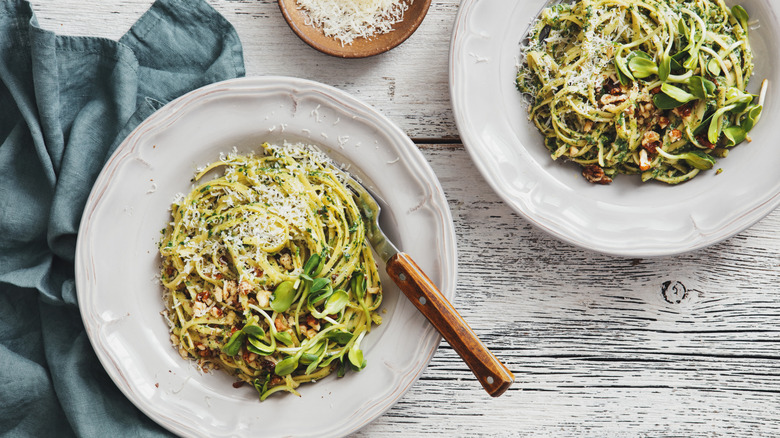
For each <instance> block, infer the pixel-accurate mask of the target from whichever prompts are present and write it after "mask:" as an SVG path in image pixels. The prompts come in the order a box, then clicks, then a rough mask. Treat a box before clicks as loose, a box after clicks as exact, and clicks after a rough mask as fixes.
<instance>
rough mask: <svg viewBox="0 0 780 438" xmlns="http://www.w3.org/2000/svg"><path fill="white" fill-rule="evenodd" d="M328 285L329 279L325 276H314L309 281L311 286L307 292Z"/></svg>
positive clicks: (315, 290) (317, 290) (316, 290)
mask: <svg viewBox="0 0 780 438" xmlns="http://www.w3.org/2000/svg"><path fill="white" fill-rule="evenodd" d="M329 285H330V280H329V279H327V278H315V279H314V281H313V282H312V283H311V288H310V289H309V293H315V292H319V291H320V290H322V289H325V288H326V287H328V286H329Z"/></svg>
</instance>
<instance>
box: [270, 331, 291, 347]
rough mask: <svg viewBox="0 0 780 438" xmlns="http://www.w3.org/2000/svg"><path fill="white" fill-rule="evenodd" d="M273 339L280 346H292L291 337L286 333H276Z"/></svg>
mask: <svg viewBox="0 0 780 438" xmlns="http://www.w3.org/2000/svg"><path fill="white" fill-rule="evenodd" d="M274 337H275V338H276V339H277V340H278V341H279V342H281V343H282V344H284V345H286V346H288V347H291V346H292V345H293V339H292V335H291V334H290V333H288V332H276V333H274Z"/></svg>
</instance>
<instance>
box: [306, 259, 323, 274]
mask: <svg viewBox="0 0 780 438" xmlns="http://www.w3.org/2000/svg"><path fill="white" fill-rule="evenodd" d="M319 264H320V255H319V254H312V255H311V256H310V257H309V260H306V263H304V265H303V273H304V274H306V275H312V273H313V271H314V269H315V268H316V267H317V265H319Z"/></svg>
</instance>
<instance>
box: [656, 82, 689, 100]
mask: <svg viewBox="0 0 780 438" xmlns="http://www.w3.org/2000/svg"><path fill="white" fill-rule="evenodd" d="M661 92H663V93H664V94H666V95H667V96H669V97H671V98H672V99H674V100H676V101H678V102H680V103H687V102H690V101H692V100H696V96H694V95H693V94H691V93H688V92H687V91H685V90H683V89H682V88H679V87H675V86H674V85H671V84H662V85H661Z"/></svg>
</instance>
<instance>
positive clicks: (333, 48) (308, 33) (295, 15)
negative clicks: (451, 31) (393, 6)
mask: <svg viewBox="0 0 780 438" xmlns="http://www.w3.org/2000/svg"><path fill="white" fill-rule="evenodd" d="M403 1H408V0H403ZM430 5H431V0H414V2H413V3H412V4H410V5H409V8H408V9H407V10H406V11H405V12H404V19H403V20H402V21H400V22H398V23H395V24H394V25H393V30H392V31H390V32H387V33H384V34H381V35H375V36H372V37H371V38H355V40H354V41H352V44H344V45H343V46H342V45H341V41H339V40H337V39H336V38H332V37H328V36H325V33H324V32H323V31H322V29H320V28H318V27H314V26H312V25H307V24H306V18H307V17H306V11H305V10H303V9H301V8H299V6H298V3H297V2H296V0H279V9H281V10H282V15H284V19H285V20H287V24H289V25H290V28H291V29H292V30H293V32H295V34H296V35H298V36H299V37H300V38H301V39H302V40H303V41H304V42H306V44H308V45H310V46H312V47H313V48H315V49H317V50H319V51H320V52H322V53H326V54H328V55H332V56H337V57H341V58H366V57H369V56H374V55H378V54H380V53H383V52H386V51H388V50H390V49H392V48H394V47H396V46H398V45H399V44H401V43H402V42H404V41H406V39H407V38H409V37H410V36H411V35H412V34H413V33H414V31H415V30H417V27H419V26H420V23H422V21H423V19H424V18H425V14H426V13H427V12H428V7H429V6H430Z"/></svg>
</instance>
